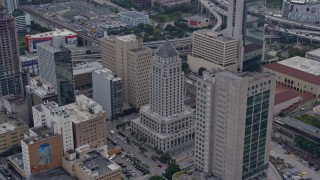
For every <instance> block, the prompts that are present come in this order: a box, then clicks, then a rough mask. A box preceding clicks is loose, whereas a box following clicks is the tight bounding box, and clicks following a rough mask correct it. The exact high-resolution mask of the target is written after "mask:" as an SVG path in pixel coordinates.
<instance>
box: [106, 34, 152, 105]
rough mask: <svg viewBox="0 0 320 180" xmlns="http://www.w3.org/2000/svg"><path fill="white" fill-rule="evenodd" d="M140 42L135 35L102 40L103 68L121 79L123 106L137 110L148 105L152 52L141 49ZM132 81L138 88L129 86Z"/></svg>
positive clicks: (140, 39) (144, 48)
mask: <svg viewBox="0 0 320 180" xmlns="http://www.w3.org/2000/svg"><path fill="white" fill-rule="evenodd" d="M142 41H143V39H142V38H139V37H137V36H135V35H126V36H112V37H107V38H104V39H103V40H102V58H103V66H104V67H105V68H108V69H110V70H111V71H112V72H113V73H114V74H115V75H117V76H118V77H120V78H121V79H122V81H123V94H124V96H123V99H124V103H125V105H132V106H135V107H137V108H138V107H140V106H142V105H145V104H147V103H148V98H149V97H148V96H147V95H148V93H149V90H148V75H149V70H150V65H151V60H152V50H151V49H150V48H146V47H143V44H142V43H143V42H142ZM133 81H134V82H137V83H139V86H136V85H134V84H131V85H130V83H132V82H133ZM136 88H138V89H136ZM132 93H133V94H132ZM133 96H135V98H132V97H133ZM130 97H131V98H130ZM137 98H139V99H137Z"/></svg>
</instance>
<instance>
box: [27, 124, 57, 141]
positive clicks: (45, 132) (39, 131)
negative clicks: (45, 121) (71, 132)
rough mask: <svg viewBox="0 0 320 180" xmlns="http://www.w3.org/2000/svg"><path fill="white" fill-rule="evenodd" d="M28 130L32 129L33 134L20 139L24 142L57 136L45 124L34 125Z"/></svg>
mask: <svg viewBox="0 0 320 180" xmlns="http://www.w3.org/2000/svg"><path fill="white" fill-rule="evenodd" d="M30 131H32V132H33V133H34V135H33V136H31V137H28V138H24V139H23V140H22V141H23V142H25V143H26V144H33V143H35V142H38V141H41V140H44V139H48V138H51V137H53V136H57V134H54V132H53V130H52V129H50V128H48V127H47V126H39V127H34V128H31V129H30ZM29 135H30V134H29Z"/></svg>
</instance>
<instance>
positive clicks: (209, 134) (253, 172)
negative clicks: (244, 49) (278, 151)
mask: <svg viewBox="0 0 320 180" xmlns="http://www.w3.org/2000/svg"><path fill="white" fill-rule="evenodd" d="M274 93H275V76H274V75H273V74H271V73H232V72H229V71H220V70H207V71H205V72H204V75H203V76H202V77H201V78H198V81H197V109H196V122H195V166H196V167H197V169H199V170H200V171H202V172H204V173H206V174H210V173H212V174H213V175H214V176H215V177H217V178H218V179H224V180H235V179H265V178H267V175H268V166H269V154H270V141H271V129H272V128H271V127H272V119H273V104H274Z"/></svg>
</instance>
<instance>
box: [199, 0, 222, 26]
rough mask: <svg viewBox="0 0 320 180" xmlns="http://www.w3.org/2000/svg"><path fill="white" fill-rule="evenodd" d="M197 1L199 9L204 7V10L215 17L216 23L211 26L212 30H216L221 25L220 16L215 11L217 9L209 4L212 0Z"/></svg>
mask: <svg viewBox="0 0 320 180" xmlns="http://www.w3.org/2000/svg"><path fill="white" fill-rule="evenodd" d="M198 3H199V5H200V6H201V9H203V8H205V9H206V11H207V12H209V13H210V15H211V16H213V17H214V18H215V19H216V24H215V25H214V26H213V28H212V30H214V31H216V30H218V29H219V28H220V27H221V25H222V17H221V15H220V14H219V13H218V12H217V9H216V8H215V7H214V6H212V5H211V3H212V2H211V1H209V0H199V1H198Z"/></svg>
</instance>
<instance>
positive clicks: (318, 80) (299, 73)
mask: <svg viewBox="0 0 320 180" xmlns="http://www.w3.org/2000/svg"><path fill="white" fill-rule="evenodd" d="M264 68H266V69H269V70H272V71H276V72H279V73H281V74H285V75H288V76H291V77H294V78H297V79H301V80H303V81H306V82H309V83H312V84H315V85H320V76H317V75H314V74H312V73H309V72H308V71H306V70H305V71H303V70H299V69H296V68H293V67H290V66H287V65H284V64H280V63H272V64H268V65H265V66H264Z"/></svg>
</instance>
